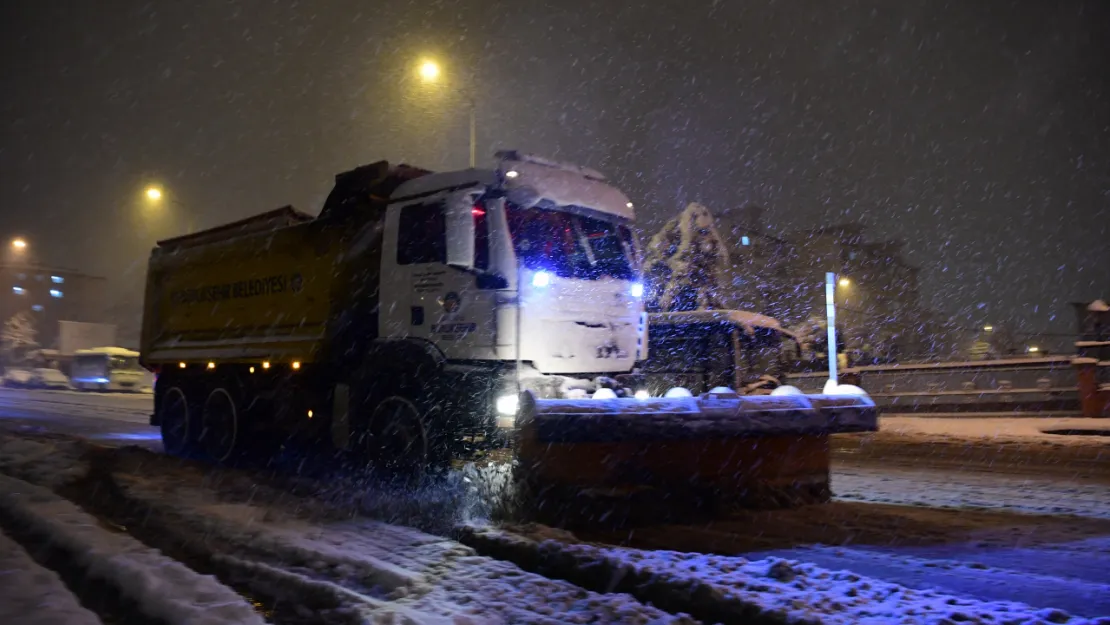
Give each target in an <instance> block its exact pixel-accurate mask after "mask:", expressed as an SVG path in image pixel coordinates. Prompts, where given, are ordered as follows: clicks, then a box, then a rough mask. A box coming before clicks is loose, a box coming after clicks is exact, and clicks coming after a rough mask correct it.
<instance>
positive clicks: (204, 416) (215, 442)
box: [197, 387, 239, 463]
mask: <svg viewBox="0 0 1110 625" xmlns="http://www.w3.org/2000/svg"><path fill="white" fill-rule="evenodd" d="M197 442H198V443H199V444H200V446H201V448H203V449H204V452H205V453H206V454H207V455H208V458H209V459H211V460H212V461H214V462H217V463H225V462H228V461H229V460H231V459H232V457H233V456H234V455H235V451H236V450H237V448H238V446H239V406H238V403H237V402H236V401H235V398H234V397H233V396H232V394H231V393H230V392H228V391H227V389H225V388H223V387H217V388H215V389H212V392H210V393H209V394H208V398H207V399H206V400H204V409H203V410H202V411H201V418H200V431H199V432H198V435H197Z"/></svg>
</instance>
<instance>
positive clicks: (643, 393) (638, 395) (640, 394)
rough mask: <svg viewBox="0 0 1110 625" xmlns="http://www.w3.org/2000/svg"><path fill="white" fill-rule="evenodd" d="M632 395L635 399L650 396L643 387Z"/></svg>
mask: <svg viewBox="0 0 1110 625" xmlns="http://www.w3.org/2000/svg"><path fill="white" fill-rule="evenodd" d="M633 397H635V398H636V399H639V400H644V399H648V398H649V397H651V395H650V394H649V393H648V392H647V391H645V390H644V389H640V390H638V391H636V393H635V394H634V395H633Z"/></svg>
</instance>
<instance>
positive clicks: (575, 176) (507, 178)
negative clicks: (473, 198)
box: [392, 151, 635, 221]
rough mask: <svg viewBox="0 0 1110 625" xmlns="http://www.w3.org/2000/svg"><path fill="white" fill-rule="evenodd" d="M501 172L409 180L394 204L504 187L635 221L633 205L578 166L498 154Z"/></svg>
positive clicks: (543, 200) (468, 172)
mask: <svg viewBox="0 0 1110 625" xmlns="http://www.w3.org/2000/svg"><path fill="white" fill-rule="evenodd" d="M496 156H497V158H498V159H499V161H500V162H499V165H498V169H497V170H496V171H494V170H488V169H463V170H459V171H450V172H443V173H434V174H428V175H426V176H421V177H419V178H416V179H413V180H409V181H408V182H406V183H404V184H402V185H401V186H400V187H398V188H397V190H396V191H394V192H393V197H392V201H395V202H396V201H404V200H406V199H407V198H413V197H416V196H420V195H425V194H429V193H434V192H436V191H442V190H447V189H465V188H467V187H469V186H476V185H486V186H491V187H492V186H496V185H499V184H502V185H504V188H505V189H506V190H507V191H510V192H511V191H512V190H514V189H515V190H521V191H525V190H526V191H528V195H534V196H536V197H537V198H538V199H539V200H540V206H541V207H543V206H544V205H545V204H547V205H550V206H551V207H552V208H554V207H559V206H577V207H581V208H585V209H590V210H593V211H597V212H600V213H605V214H608V215H613V216H616V217H618V218H621V219H626V220H629V221H632V220H633V219H634V216H635V213H634V211H633V206H632V202H631V201H630V200H629V199H628V197H627V196H626V195H625V194H624V193H622V192H621V191H620V190H618V189H616V188H615V187H612V186H610V185H609V184H608V183H606V182H605V177H604V176H602V175H601V174H600V173H598V172H596V171H594V170H592V169H589V168H586V167H579V166H577V165H572V164H567V163H559V162H557V161H553V160H550V159H546V158H543V157H539V156H533V155H529V154H522V153H520V152H516V151H503V152H498V153H497V155H496Z"/></svg>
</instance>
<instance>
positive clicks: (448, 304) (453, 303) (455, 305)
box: [443, 291, 460, 313]
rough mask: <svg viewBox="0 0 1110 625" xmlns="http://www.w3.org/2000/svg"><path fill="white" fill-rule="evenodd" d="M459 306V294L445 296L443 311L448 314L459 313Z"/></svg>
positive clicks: (451, 293)
mask: <svg viewBox="0 0 1110 625" xmlns="http://www.w3.org/2000/svg"><path fill="white" fill-rule="evenodd" d="M459 304H460V300H459V294H458V293H456V292H454V291H451V292H450V293H448V294H447V295H444V296H443V310H445V311H446V312H448V313H453V312H458V310H459Z"/></svg>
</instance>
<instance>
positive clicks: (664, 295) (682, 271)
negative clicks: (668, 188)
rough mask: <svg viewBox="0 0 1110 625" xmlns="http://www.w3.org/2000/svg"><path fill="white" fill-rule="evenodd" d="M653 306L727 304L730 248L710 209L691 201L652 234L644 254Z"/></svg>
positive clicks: (649, 300) (684, 307)
mask: <svg viewBox="0 0 1110 625" xmlns="http://www.w3.org/2000/svg"><path fill="white" fill-rule="evenodd" d="M644 257H645V258H644V268H645V271H644V273H645V279H646V281H647V286H648V295H647V306H648V309H649V310H652V311H683V310H706V309H712V308H723V307H724V306H723V303H722V302H723V300H724V299H725V298H724V297H723V293H722V290H723V288H724V284H723V282H724V279H725V277H726V275H727V273H728V271H729V256H728V249H727V248H726V245H725V243H724V240H723V239H722V238H721V236H720V234H719V233H718V232H717V227H716V225H714V223H713V215H712V214H710V212H709V209H708V208H706V207H705V206H703V205H701V204H698V203H696V202H694V203H691V204H690V205H689V206H687V207H686V209H685V210H683V211H682V212H681V213H680V214H679V215H678V217H676V218H674V219H672V220H670V221H668V222H667V223H666V224H665V225H664V226H663V229H662V230H660V231H659V232H658V233H657V234H656V235H655V236H653V237H652V238H651V241H650V242H649V243H648V246H647V250H646V252H645V255H644Z"/></svg>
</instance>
